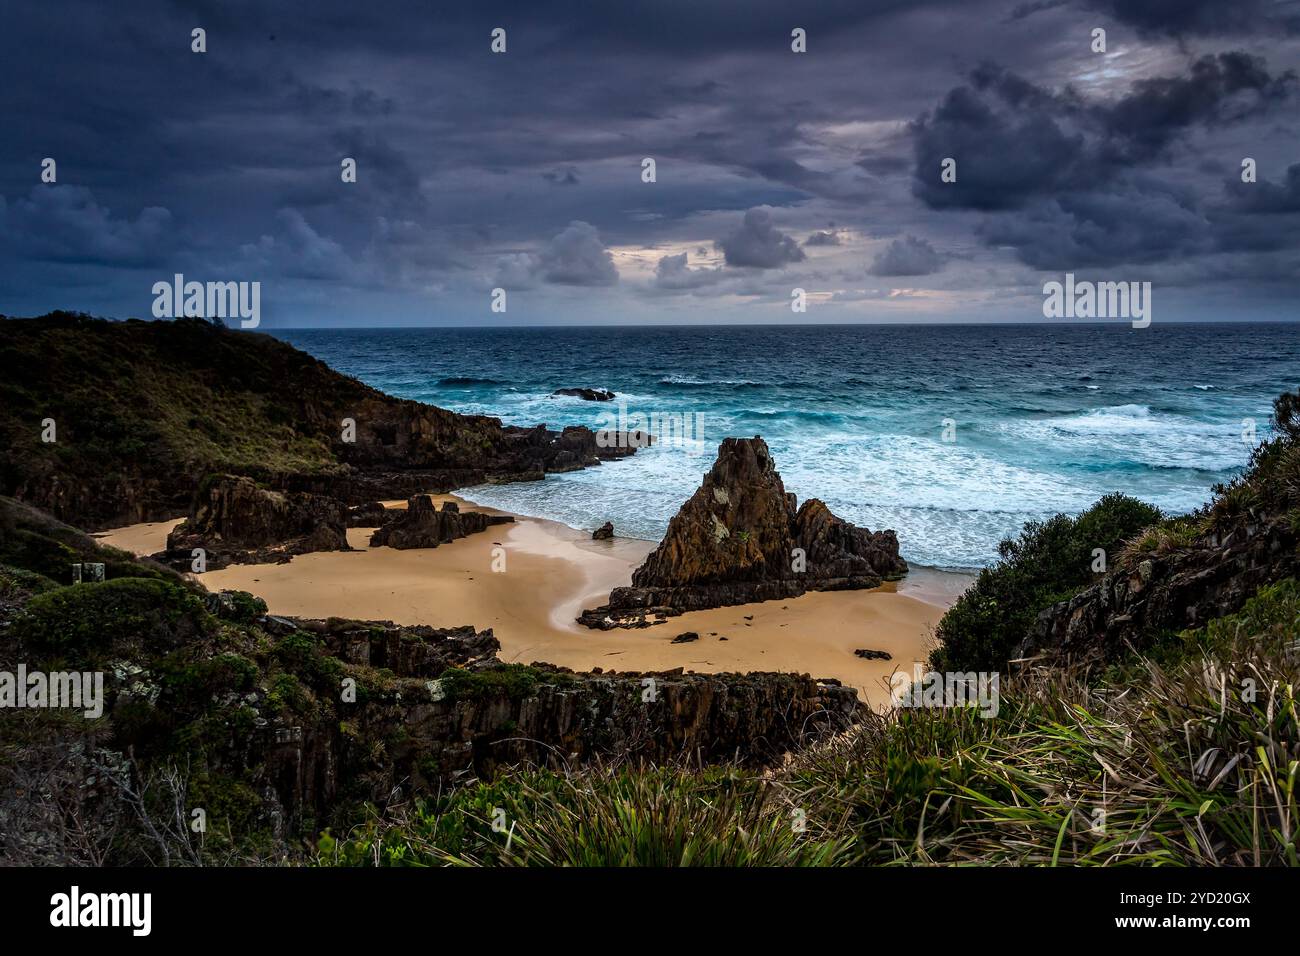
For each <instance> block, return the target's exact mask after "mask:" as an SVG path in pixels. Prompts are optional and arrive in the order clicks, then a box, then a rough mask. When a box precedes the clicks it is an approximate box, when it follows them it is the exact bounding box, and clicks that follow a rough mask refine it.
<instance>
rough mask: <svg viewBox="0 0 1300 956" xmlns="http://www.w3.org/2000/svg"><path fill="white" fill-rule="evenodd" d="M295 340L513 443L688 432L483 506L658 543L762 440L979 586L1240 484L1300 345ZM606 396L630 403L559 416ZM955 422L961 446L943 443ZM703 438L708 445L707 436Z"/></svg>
mask: <svg viewBox="0 0 1300 956" xmlns="http://www.w3.org/2000/svg"><path fill="white" fill-rule="evenodd" d="M276 334H277V335H278V336H279V337H281V338H283V339H285V340H286V341H289V342H291V343H292V344H294V345H296V346H298V347H299V348H302V349H305V350H306V351H308V352H310V353H312V354H313V355H315V356H317V357H318V358H320V359H321V360H323V361H324V362H326V363H327V364H329V365H331V366H332V367H334V368H336V369H339V370H340V371H343V372H346V373H348V374H350V375H355V376H356V377H358V378H360V379H361V380H362V381H365V382H367V383H369V384H370V385H373V386H375V387H376V388H379V389H382V390H383V391H385V392H388V393H390V394H393V395H398V396H401V397H403V398H412V399H417V400H419V401H424V402H431V403H433V404H436V405H441V406H443V407H445V408H451V409H454V410H456V411H460V412H474V413H484V414H489V415H496V416H499V417H500V418H501V419H502V420H503V421H505V422H506V423H508V424H518V425H532V424H537V423H539V422H544V423H546V424H548V425H550V426H551V427H560V426H564V425H573V424H582V425H589V426H592V427H600V426H602V425H604V424H606V422H605V416H607V415H608V414H610V413H614V414H617V413H618V410H619V409H618V405H619V403H624V405H625V408H626V413H627V414H628V415H633V414H635V413H637V412H640V413H641V414H643V415H647V416H649V415H651V414H652V413H658V414H661V415H680V416H682V419H683V420H684V421H686V422H689V423H692V424H695V425H699V426H700V428H701V433H702V436H703V439H702V442H701V443H700V444H698V445H693V444H691V443H689V442H688V443H678V444H673V443H665V444H663V445H661V446H657V447H654V448H652V449H649V450H644V451H641V452H638V454H637V455H636V456H635V458H634V459H631V460H628V461H625V462H617V463H610V464H607V465H604V466H602V467H600V468H592V469H588V470H585V471H581V472H576V473H573V474H566V475H555V476H549V477H548V478H547V479H546V480H545V481H544V482H531V483H522V484H518V485H497V486H483V487H479V488H473V489H466V490H465V494H466V496H467V497H468V498H470V499H471V500H473V501H476V502H479V503H481V504H484V505H490V506H494V507H499V508H504V509H508V510H511V511H516V512H518V513H521V514H530V515H535V516H538V517H545V518H553V519H556V520H559V521H563V522H565V523H567V524H570V525H573V526H575V527H580V528H594V527H596V526H598V525H600V524H602V523H603V522H605V521H607V520H610V521H613V522H614V525H615V527H616V528H617V529H618V531H619V533H620V534H624V535H628V536H635V537H642V538H647V539H651V540H655V539H658V538H659V537H661V536H662V534H663V532H664V529H665V528H666V527H667V524H668V519H669V518H671V517H672V515H673V514H674V513H675V512H676V510H677V508H678V507H680V505H681V503H682V502H683V501H684V500H685V499H686V498H687V497H689V496H690V494H691V493H692V492H693V491H694V490H695V488H696V487H697V486H698V484H699V481H700V476H701V474H702V473H703V472H704V471H706V470H708V467H709V465H710V463H711V462H712V460H713V455H714V452H715V451H716V449H717V445H718V443H719V442H720V441H721V440H722V439H723V438H724V437H727V436H729V435H741V436H750V435H762V436H763V438H765V439H766V440H767V442H768V444H769V445H770V446H771V449H772V452H773V455H774V456H775V459H776V464H777V468H778V469H779V470H780V472H781V475H782V477H783V478H784V479H785V484H786V488H787V489H788V490H790V491H793V492H795V493H796V494H797V495H798V496H799V498H800V500H803V499H804V498H806V497H818V498H821V499H823V500H824V501H825V502H826V503H827V504H828V505H829V506H830V507H831V509H832V510H833V511H834V512H835V513H837V514H839V515H841V516H843V517H844V518H847V519H849V520H851V521H853V522H855V523H857V524H860V525H866V526H867V527H870V528H872V529H873V530H874V529H878V528H893V529H895V530H896V531H897V533H898V537H899V541H900V543H901V547H902V551H903V554H904V556H905V557H906V558H908V559H909V560H911V561H913V562H916V563H918V564H924V565H930V566H934V567H949V568H971V567H979V566H982V565H984V564H987V563H989V562H991V561H992V560H994V559H995V557H996V548H997V543H998V541H999V540H1000V539H1001V538H1002V537H1005V536H1006V535H1008V534H1014V533H1015V532H1016V531H1018V530H1019V528H1020V526H1021V525H1022V524H1023V523H1024V522H1025V521H1026V520H1029V519H1031V518H1044V517H1047V516H1049V515H1052V514H1055V513H1056V512H1059V511H1064V512H1078V511H1080V510H1082V509H1084V508H1086V507H1087V506H1088V505H1089V504H1091V503H1092V502H1093V501H1095V500H1096V499H1097V498H1098V497H1100V496H1101V495H1103V494H1105V493H1107V492H1110V491H1122V492H1125V493H1126V494H1130V495H1133V496H1136V497H1139V498H1142V499H1145V500H1147V501H1150V502H1152V503H1154V504H1156V505H1159V506H1160V507H1162V508H1164V509H1167V510H1169V511H1187V510H1190V509H1192V508H1195V507H1197V506H1199V505H1200V504H1202V503H1203V502H1204V501H1205V500H1206V499H1207V498H1208V497H1209V494H1210V488H1211V486H1212V485H1213V484H1214V483H1215V482H1218V481H1223V480H1225V479H1227V478H1228V477H1230V476H1231V475H1232V474H1234V473H1236V472H1237V471H1239V470H1240V469H1241V468H1242V467H1243V466H1244V465H1245V463H1246V460H1247V458H1248V455H1249V446H1248V444H1247V442H1246V441H1245V440H1243V429H1244V426H1243V420H1245V419H1251V420H1253V421H1254V423H1255V429H1256V434H1257V436H1258V437H1259V438H1264V437H1266V436H1267V435H1268V418H1269V414H1270V408H1271V402H1272V399H1273V397H1274V396H1276V395H1277V394H1278V393H1279V392H1281V391H1283V390H1285V389H1291V388H1295V387H1296V385H1297V379H1298V378H1300V325H1284V324H1276V325H1248V324H1238V323H1233V324H1228V323H1223V324H1216V325H1165V326H1160V325H1159V324H1154V325H1152V326H1151V327H1150V328H1147V329H1133V328H1131V327H1130V326H1128V325H1126V324H1120V323H1116V324H1109V325H1059V326H1044V325H1035V326H811V327H810V326H797V327H796V326H750V327H735V326H725V327H724V326H706V327H689V328H668V327H637V328H608V327H601V328H531V329H466V328H451V329H376V330H369V329H331V330H325V329H311V330H283V331H279V332H277V333H276ZM566 386H591V387H599V388H608V389H612V390H614V391H615V392H617V393H618V400H617V401H616V402H614V403H599V402H584V401H582V400H581V399H577V398H564V397H555V396H552V395H551V392H553V391H554V390H555V389H557V388H561V387H566ZM945 421H947V422H948V424H949V428H948V435H947V436H946V437H950V438H952V439H954V440H952V441H945V440H944V439H945ZM691 437H694V432H692V436H691Z"/></svg>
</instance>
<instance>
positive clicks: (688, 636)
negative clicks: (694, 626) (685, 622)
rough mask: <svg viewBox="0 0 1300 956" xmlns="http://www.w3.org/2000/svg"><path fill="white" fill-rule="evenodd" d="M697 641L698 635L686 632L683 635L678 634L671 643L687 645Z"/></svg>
mask: <svg viewBox="0 0 1300 956" xmlns="http://www.w3.org/2000/svg"><path fill="white" fill-rule="evenodd" d="M699 639H700V635H698V634H696V633H695V632H694V631H686V632H685V633H683V634H678V635H677V636H676V637H674V638H673V640H672V643H674V644H686V643H689V642H690V641H698V640H699Z"/></svg>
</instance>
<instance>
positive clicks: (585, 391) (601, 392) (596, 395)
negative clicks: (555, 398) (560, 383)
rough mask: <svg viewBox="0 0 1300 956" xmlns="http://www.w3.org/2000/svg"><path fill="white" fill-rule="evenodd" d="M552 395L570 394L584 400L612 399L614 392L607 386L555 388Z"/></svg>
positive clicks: (600, 400)
mask: <svg viewBox="0 0 1300 956" xmlns="http://www.w3.org/2000/svg"><path fill="white" fill-rule="evenodd" d="M551 394H552V395H570V396H572V397H574V398H580V399H582V400H583V401H584V402H609V401H613V399H614V393H613V392H611V391H610V390H609V389H607V388H557V389H556V390H555V391H554V392H552V393H551Z"/></svg>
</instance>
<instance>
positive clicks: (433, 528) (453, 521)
mask: <svg viewBox="0 0 1300 956" xmlns="http://www.w3.org/2000/svg"><path fill="white" fill-rule="evenodd" d="M514 520H515V519H514V517H513V516H511V515H489V514H484V513H483V512H481V511H465V512H462V511H461V510H460V507H459V506H458V505H457V504H456V502H454V501H445V502H443V505H442V510H441V511H438V510H436V509H435V508H434V506H433V499H432V498H430V497H429V496H428V495H416V496H415V497H413V498H411V499H410V500H408V501H407V503H406V510H405V511H397V512H394V513H393V515H392V516H391V517H389V518H388V520H386V521H385V522H384V523H383V525H382V526H381V527H380V528H379V530H377V531H376V532H375V533H374V534H373V535H371V536H370V546H371V547H372V548H378V547H383V546H387V547H390V548H397V549H399V550H405V549H408V548H436V547H437V546H438V545H440V544H446V543H447V542H449V541H455V540H456V539H457V538H464V537H467V536H468V535H471V534H476V533H478V532H480V531H484V530H486V529H487V528H489V527H491V526H493V525H499V524H510V523H511V522H513V521H514Z"/></svg>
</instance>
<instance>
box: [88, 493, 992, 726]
mask: <svg viewBox="0 0 1300 956" xmlns="http://www.w3.org/2000/svg"><path fill="white" fill-rule="evenodd" d="M432 497H433V498H434V500H435V501H439V502H440V501H444V500H451V501H456V502H458V503H459V504H460V506H461V508H462V510H475V511H485V512H489V513H493V514H501V513H502V512H497V511H494V510H493V509H491V508H482V507H479V506H477V505H474V504H471V503H469V502H466V501H465V500H464V499H461V498H458V497H456V496H455V495H434V496H432ZM405 504H406V503H405V501H390V502H385V505H386V506H388V507H405ZM175 524H176V522H174V521H169V522H153V523H150V524H141V525H132V526H130V527H127V528H120V529H117V530H114V531H110V532H106V533H104V534H102V535H98V536H97V537H99V538H100V540H102V541H104V542H105V543H106V544H111V545H114V546H116V547H119V548H122V549H124V550H128V551H132V552H135V553H137V554H148V553H150V552H154V551H159V550H161V549H162V548H163V546H164V542H165V540H166V536H167V532H168V531H169V530H170V529H171V528H172V527H173V526H174V525H175ZM370 534H371V529H368V528H354V529H349V531H348V541H349V543H350V544H351V545H352V546H353V547H354V548H356V549H358V550H356V551H351V552H322V553H316V554H304V555H299V556H298V557H295V558H294V559H293V560H292V561H290V562H289V563H288V564H278V565H276V564H272V565H236V566H232V567H229V568H224V569H222V570H220V571H210V572H208V573H207V574H204V575H202V576H201V580H202V581H203V584H204V585H206V586H207V587H208V588H209V589H211V590H219V589H221V588H237V589H240V590H245V591H251V592H252V593H254V594H257V595H259V596H261V597H262V598H263V599H264V600H265V601H266V602H267V606H268V607H269V608H270V610H271V612H272V613H274V614H286V615H296V616H301V617H329V616H338V617H351V618H359V619H369V620H387V621H394V622H396V623H398V624H429V625H433V626H435V627H452V626H457V625H461V624H472V625H474V627H476V628H478V629H480V630H481V629H483V628H489V627H490V628H492V630H493V632H494V633H495V634H496V636H497V639H498V640H500V642H501V655H500V656H501V659H502V660H506V661H519V662H522V663H530V662H532V661H547V662H549V663H552V664H559V665H562V666H564V667H570V668H573V669H574V670H590V669H591V668H593V667H601V668H604V669H605V670H627V671H651V670H668V669H671V668H674V667H683V668H685V669H686V670H694V671H700V672H717V671H794V672H799V673H809V674H811V675H812V676H814V677H834V678H838V679H839V680H841V681H843V682H844V683H845V684H847V685H849V686H852V687H856V688H857V689H858V691H859V693H861V694H862V695H863V696H864V698H865V699H867V700H868V701H870V702H871V703H872V704H873V705H875V706H880V705H883V704H885V703H886V702H887V701H888V697H889V695H888V690H887V687H888V676H889V674H890V673H891V672H892V671H894V670H895V669H902V670H906V671H908V672H909V673H910V672H911V670H912V662H913V661H917V660H923V659H924V658H925V656H926V655H927V654H928V652H929V649H930V647H931V646H932V644H933V636H932V635H933V629H934V625H935V624H936V623H938V620H939V618H940V617H941V616H942V614H943V611H944V609H945V608H947V607H948V606H949V605H950V604H951V603H952V601H953V600H955V599H956V596H957V595H958V594H959V593H960V592H961V590H962V589H964V588H965V586H966V585H967V584H968V583H969V582H970V581H971V580H972V579H971V577H970V576H969V575H964V574H957V573H949V572H941V571H933V570H929V569H916V570H914V571H913V572H912V573H911V574H909V575H908V577H907V578H906V579H904V580H903V581H901V582H898V583H896V584H892V583H891V584H886V585H884V586H883V587H880V588H876V589H874V590H871V591H820V592H811V593H809V594H805V595H803V596H801V597H797V598H791V599H789V600H784V601H766V602H763V603H760V604H746V605H739V606H736V607H728V608H717V609H714V610H707V611H692V612H689V613H687V614H682V615H681V616H679V617H674V618H669V619H668V620H667V621H666V622H665V623H663V624H660V625H656V626H654V627H649V628H642V629H637V630H625V629H616V630H612V631H595V630H590V629H588V628H585V627H582V626H581V625H579V624H577V623H576V622H575V621H574V618H575V617H576V616H577V615H578V612H579V611H580V610H582V609H583V608H589V607H596V606H597V605H600V604H603V603H604V602H605V599H606V598H607V597H608V595H609V592H610V590H611V589H612V588H614V587H617V586H619V585H625V584H629V583H630V581H631V575H632V571H633V569H634V568H636V567H637V565H639V564H640V563H641V561H642V560H643V559H644V558H645V556H646V555H647V554H648V553H649V552H650V551H651V550H652V549H653V548H654V544H653V543H652V542H649V541H641V540H637V539H633V538H614V539H611V540H607V541H593V540H591V536H590V534H588V533H587V532H583V531H578V530H576V529H574V528H570V527H568V526H567V525H563V524H560V523H558V522H554V521H546V520H542V519H538V518H525V517H517V518H516V520H515V523H514V524H508V525H498V526H494V527H491V528H488V529H487V530H486V531H484V532H482V533H480V534H474V535H470V536H469V537H467V538H462V539H460V540H458V541H453V542H451V543H450V544H444V545H441V546H440V547H438V548H433V549H416V550H409V551H397V550H394V549H392V548H370V547H368V542H369V539H370ZM494 568H496V569H497V570H494ZM688 631H694V632H695V633H697V634H699V640H696V641H691V642H687V643H682V644H673V643H672V639H673V638H674V637H676V636H677V635H679V634H682V633H685V632H688ZM724 638H725V640H724ZM858 648H866V649H871V650H879V651H886V652H888V653H889V654H891V655H892V657H893V659H892V660H890V661H867V660H863V659H862V658H859V657H856V656H854V653H853V652H854V651H855V650H856V649H858Z"/></svg>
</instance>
